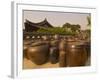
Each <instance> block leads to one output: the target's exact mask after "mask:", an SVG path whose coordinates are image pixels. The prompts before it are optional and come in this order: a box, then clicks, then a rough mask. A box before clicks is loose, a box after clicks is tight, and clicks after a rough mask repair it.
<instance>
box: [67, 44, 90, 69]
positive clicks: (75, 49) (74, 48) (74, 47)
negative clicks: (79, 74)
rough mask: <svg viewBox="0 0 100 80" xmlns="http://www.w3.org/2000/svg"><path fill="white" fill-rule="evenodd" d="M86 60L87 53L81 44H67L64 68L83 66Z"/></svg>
mask: <svg viewBox="0 0 100 80" xmlns="http://www.w3.org/2000/svg"><path fill="white" fill-rule="evenodd" d="M87 58H88V57H87V52H86V49H85V47H84V45H83V44H78V43H77V44H74V43H73V44H67V47H66V66H70V67H75V66H76V67H77V66H85V64H86V61H87Z"/></svg>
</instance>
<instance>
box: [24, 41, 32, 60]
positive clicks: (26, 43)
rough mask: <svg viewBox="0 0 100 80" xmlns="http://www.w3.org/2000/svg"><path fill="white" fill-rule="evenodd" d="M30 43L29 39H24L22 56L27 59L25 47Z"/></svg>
mask: <svg viewBox="0 0 100 80" xmlns="http://www.w3.org/2000/svg"><path fill="white" fill-rule="evenodd" d="M30 44H31V42H30V41H24V43H23V58H27V59H28V56H27V49H28V47H29V46H30Z"/></svg>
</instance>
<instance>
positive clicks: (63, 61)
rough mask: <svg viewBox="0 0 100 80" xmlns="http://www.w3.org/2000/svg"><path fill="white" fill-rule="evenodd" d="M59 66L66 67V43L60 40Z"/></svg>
mask: <svg viewBox="0 0 100 80" xmlns="http://www.w3.org/2000/svg"><path fill="white" fill-rule="evenodd" d="M59 66H60V67H66V41H65V40H61V41H60V44H59Z"/></svg>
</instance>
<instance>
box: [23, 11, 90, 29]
mask: <svg viewBox="0 0 100 80" xmlns="http://www.w3.org/2000/svg"><path fill="white" fill-rule="evenodd" d="M87 16H90V14H89V13H75V12H51V11H30V10H25V11H24V15H23V18H24V22H25V19H28V20H30V21H31V22H34V23H38V22H41V21H43V20H44V19H45V18H46V19H47V21H48V22H49V23H50V24H51V25H53V26H55V27H56V26H57V27H58V26H62V25H63V24H65V23H67V22H68V23H70V24H79V25H80V26H81V29H83V30H84V29H86V28H87V24H88V22H87Z"/></svg>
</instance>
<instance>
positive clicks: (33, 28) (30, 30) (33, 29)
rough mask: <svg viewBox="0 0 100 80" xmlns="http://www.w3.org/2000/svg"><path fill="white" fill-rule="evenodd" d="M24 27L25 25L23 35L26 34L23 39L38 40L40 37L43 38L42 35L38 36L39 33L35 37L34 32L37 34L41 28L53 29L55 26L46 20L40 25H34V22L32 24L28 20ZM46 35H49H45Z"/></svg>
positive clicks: (39, 23)
mask: <svg viewBox="0 0 100 80" xmlns="http://www.w3.org/2000/svg"><path fill="white" fill-rule="evenodd" d="M24 25H25V29H24V30H23V34H24V35H23V37H24V39H25V38H26V37H30V38H32V37H35V38H36V37H38V36H40V37H41V36H42V34H39V35H38V34H37V33H35V35H34V33H33V32H36V31H37V30H38V29H39V28H41V27H44V28H53V26H52V25H51V24H50V23H49V22H48V21H47V19H46V18H45V19H44V20H43V21H41V22H38V23H34V22H31V21H29V20H27V19H26V21H25V23H24ZM45 35H47V34H45Z"/></svg>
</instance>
